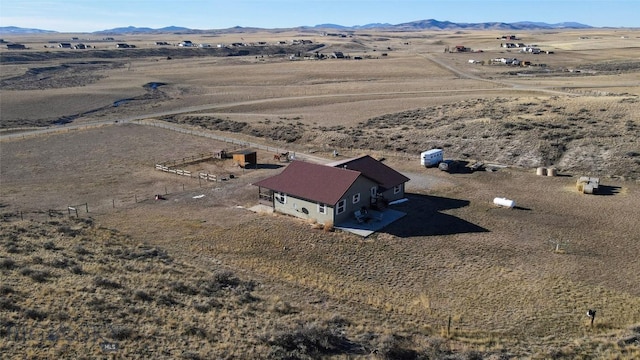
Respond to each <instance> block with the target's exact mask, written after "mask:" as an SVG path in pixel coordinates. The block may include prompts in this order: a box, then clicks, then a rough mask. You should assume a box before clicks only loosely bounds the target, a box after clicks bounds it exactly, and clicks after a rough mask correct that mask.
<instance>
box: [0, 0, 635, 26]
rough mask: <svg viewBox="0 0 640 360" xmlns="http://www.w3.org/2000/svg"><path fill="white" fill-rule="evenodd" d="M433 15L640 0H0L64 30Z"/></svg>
mask: <svg viewBox="0 0 640 360" xmlns="http://www.w3.org/2000/svg"><path fill="white" fill-rule="evenodd" d="M427 19H435V20H440V21H451V22H457V23H480V22H507V23H511V22H518V21H539V22H546V23H550V24H553V23H560V22H569V21H570V22H579V23H582V24H586V25H591V26H595V27H640V0H109V1H107V0H0V26H18V27H23V28H35V29H42V30H54V31H59V32H93V31H100V30H107V29H112V28H116V27H126V26H136V27H150V28H154V29H156V28H162V27H166V26H182V27H187V28H190V29H199V30H211V29H226V28H230V27H234V26H242V27H259V28H269V29H273V28H290V27H297V26H314V25H319V24H338V25H344V26H355V25H365V24H369V23H389V24H394V25H395V24H400V23H405V22H411V21H416V20H427Z"/></svg>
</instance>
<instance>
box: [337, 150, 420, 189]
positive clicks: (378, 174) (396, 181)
mask: <svg viewBox="0 0 640 360" xmlns="http://www.w3.org/2000/svg"><path fill="white" fill-rule="evenodd" d="M329 165H331V166H334V167H340V168H342V167H345V166H346V168H347V169H351V170H356V171H359V172H361V173H362V175H364V176H366V177H368V178H369V179H371V180H373V181H375V182H377V183H378V184H379V185H380V186H381V187H383V188H385V189H391V188H393V187H394V186H397V185H400V184H403V183H405V182H407V181H409V180H410V179H409V178H408V177H406V176H404V175H402V174H401V173H399V172H397V171H395V170H393V169H392V168H390V167H388V166H387V165H385V164H383V163H381V162H380V161H378V160H376V159H374V158H372V157H371V156H369V155H364V156H360V157H357V158H353V159H347V160H344V161H336V162H333V163H331V164H329Z"/></svg>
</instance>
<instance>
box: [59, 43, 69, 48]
mask: <svg viewBox="0 0 640 360" xmlns="http://www.w3.org/2000/svg"><path fill="white" fill-rule="evenodd" d="M58 47H59V48H63V49H71V43H68V42H61V43H59V44H58Z"/></svg>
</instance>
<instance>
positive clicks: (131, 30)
mask: <svg viewBox="0 0 640 360" xmlns="http://www.w3.org/2000/svg"><path fill="white" fill-rule="evenodd" d="M189 31H192V30H191V29H189V28H186V27H180V26H167V27H163V28H159V29H152V28H148V27H135V26H127V27H119V28H114V29H108V30H101V31H94V32H93V33H94V34H102V35H106V34H146V33H167V32H189Z"/></svg>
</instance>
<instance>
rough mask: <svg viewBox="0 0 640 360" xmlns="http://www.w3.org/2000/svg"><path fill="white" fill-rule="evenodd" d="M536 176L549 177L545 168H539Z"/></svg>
mask: <svg viewBox="0 0 640 360" xmlns="http://www.w3.org/2000/svg"><path fill="white" fill-rule="evenodd" d="M536 175H538V176H546V175H547V169H546V168H543V167H539V168H537V169H536Z"/></svg>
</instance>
